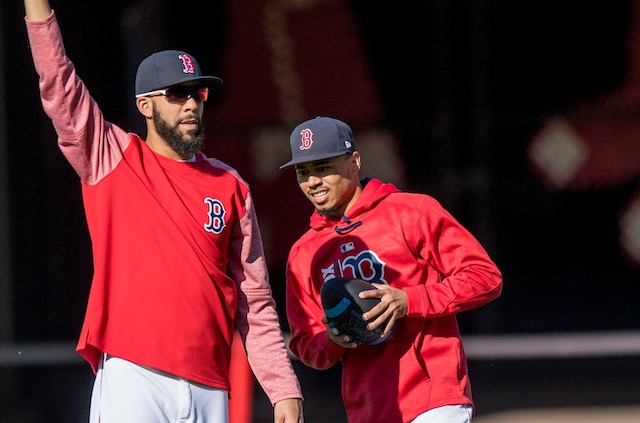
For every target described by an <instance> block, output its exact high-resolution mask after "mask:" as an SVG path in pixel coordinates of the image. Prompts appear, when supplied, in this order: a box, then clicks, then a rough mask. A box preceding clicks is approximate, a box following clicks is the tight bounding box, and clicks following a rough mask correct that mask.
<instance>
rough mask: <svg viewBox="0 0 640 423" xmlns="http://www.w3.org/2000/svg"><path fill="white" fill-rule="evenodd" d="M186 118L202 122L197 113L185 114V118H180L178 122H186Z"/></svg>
mask: <svg viewBox="0 0 640 423" xmlns="http://www.w3.org/2000/svg"><path fill="white" fill-rule="evenodd" d="M186 120H194V121H196V123H200V118H199V117H198V115H196V114H195V113H193V114H190V115H187V116H184V117H183V118H181V119H179V120H178V123H182V122H184V121H186Z"/></svg>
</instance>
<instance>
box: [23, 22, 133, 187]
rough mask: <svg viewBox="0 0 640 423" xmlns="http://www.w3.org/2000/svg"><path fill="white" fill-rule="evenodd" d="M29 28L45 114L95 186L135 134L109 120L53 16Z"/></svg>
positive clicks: (70, 157) (82, 174)
mask: <svg viewBox="0 0 640 423" xmlns="http://www.w3.org/2000/svg"><path fill="white" fill-rule="evenodd" d="M25 20H26V19H25ZM26 25H27V32H28V35H29V43H30V47H31V54H32V56H33V62H34V65H35V68H36V72H37V73H38V76H39V77H40V82H39V84H40V95H41V99H42V105H43V107H44V111H45V112H46V113H47V115H48V116H49V118H50V119H51V121H52V122H53V126H54V128H55V130H56V133H57V135H58V144H59V146H60V149H61V150H62V152H63V153H64V155H65V157H66V158H67V160H68V161H69V163H70V164H71V165H72V166H73V168H74V169H75V170H76V172H77V173H78V175H79V176H80V178H81V179H82V181H83V182H85V183H87V184H89V185H93V184H95V183H97V182H98V181H99V180H100V179H102V178H103V177H104V176H105V175H107V174H108V173H109V172H111V171H112V170H113V169H114V168H115V167H116V165H117V163H118V162H119V161H120V159H121V158H122V151H124V150H125V149H126V147H127V146H128V145H129V143H130V141H131V136H130V135H128V134H127V133H126V132H124V131H123V130H122V129H120V128H119V127H117V126H116V125H113V124H111V123H109V122H106V121H105V120H104V117H103V116H102V112H101V111H100V109H99V107H98V105H97V104H96V102H95V101H94V99H93V98H92V97H91V96H90V95H89V92H88V90H87V87H86V86H85V85H84V83H83V82H82V80H81V79H80V78H79V77H78V76H77V75H76V71H75V68H74V66H73V63H72V62H71V61H70V60H69V58H68V57H67V56H66V53H65V49H64V44H63V42H62V36H61V33H60V28H59V27H58V22H57V20H56V17H55V14H54V12H51V15H50V16H49V17H48V18H47V19H46V20H44V21H41V22H32V21H29V20H26Z"/></svg>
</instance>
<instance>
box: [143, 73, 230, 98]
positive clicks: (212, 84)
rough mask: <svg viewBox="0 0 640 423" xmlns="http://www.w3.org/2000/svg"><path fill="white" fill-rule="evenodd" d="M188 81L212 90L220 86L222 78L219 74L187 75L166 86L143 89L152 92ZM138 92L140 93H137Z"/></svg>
mask: <svg viewBox="0 0 640 423" xmlns="http://www.w3.org/2000/svg"><path fill="white" fill-rule="evenodd" d="M187 82H199V83H201V84H204V85H205V86H206V87H207V88H209V89H210V90H215V89H216V88H218V87H220V86H221V85H222V79H220V78H218V77H217V76H200V77H197V78H193V77H188V76H187V77H184V78H180V79H175V80H173V81H171V82H169V83H168V84H167V85H165V86H162V87H156V88H151V89H147V90H146V91H143V92H151V91H154V90H163V89H165V88H168V87H173V86H174V85H180V84H185V83H187ZM137 94H140V93H136V95H137Z"/></svg>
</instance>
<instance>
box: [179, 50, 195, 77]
mask: <svg viewBox="0 0 640 423" xmlns="http://www.w3.org/2000/svg"><path fill="white" fill-rule="evenodd" d="M178 57H179V58H180V59H181V60H182V64H183V65H184V69H182V72H184V73H194V72H195V67H194V66H193V59H192V58H191V56H187V55H186V54H181V55H180V56H178Z"/></svg>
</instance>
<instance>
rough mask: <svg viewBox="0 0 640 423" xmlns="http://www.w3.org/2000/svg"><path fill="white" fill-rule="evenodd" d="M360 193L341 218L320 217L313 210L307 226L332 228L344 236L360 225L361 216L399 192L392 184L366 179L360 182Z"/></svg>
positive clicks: (318, 228)
mask: <svg viewBox="0 0 640 423" xmlns="http://www.w3.org/2000/svg"><path fill="white" fill-rule="evenodd" d="M361 184H362V188H363V189H362V192H361V193H360V196H359V197H358V199H357V200H356V202H355V203H354V204H353V205H352V206H351V208H350V209H349V211H348V212H347V213H346V214H345V215H344V216H342V217H341V218H337V217H333V216H326V215H321V214H320V213H318V210H315V211H314V212H313V214H312V215H311V219H310V222H309V226H311V228H312V229H315V230H316V231H320V230H322V229H324V228H327V227H332V228H334V230H335V231H336V232H338V233H339V234H346V233H349V232H351V231H352V230H354V229H355V228H357V227H358V226H360V225H361V224H362V222H361V221H360V218H361V216H362V215H363V214H365V213H367V212H368V211H369V210H371V209H373V208H374V207H375V206H376V205H377V204H378V203H379V202H380V201H382V200H384V199H385V198H386V197H387V196H389V195H390V194H393V193H394V192H400V190H399V189H398V188H396V187H395V186H394V185H393V184H389V183H383V182H381V181H379V180H378V179H372V178H366V179H364V180H362V181H361Z"/></svg>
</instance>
